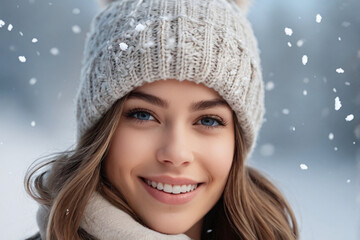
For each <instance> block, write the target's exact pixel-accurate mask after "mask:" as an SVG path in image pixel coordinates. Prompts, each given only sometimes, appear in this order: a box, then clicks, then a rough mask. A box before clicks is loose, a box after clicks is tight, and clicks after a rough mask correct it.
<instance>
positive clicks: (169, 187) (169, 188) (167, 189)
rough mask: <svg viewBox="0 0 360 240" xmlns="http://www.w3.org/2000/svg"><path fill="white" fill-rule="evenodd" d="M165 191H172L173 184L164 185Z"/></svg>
mask: <svg viewBox="0 0 360 240" xmlns="http://www.w3.org/2000/svg"><path fill="white" fill-rule="evenodd" d="M164 192H167V193H171V192H172V186H171V185H170V184H165V185H164Z"/></svg>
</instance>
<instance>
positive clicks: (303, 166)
mask: <svg viewBox="0 0 360 240" xmlns="http://www.w3.org/2000/svg"><path fill="white" fill-rule="evenodd" d="M308 168H309V167H308V166H307V165H306V164H304V163H302V164H300V169H301V170H308Z"/></svg>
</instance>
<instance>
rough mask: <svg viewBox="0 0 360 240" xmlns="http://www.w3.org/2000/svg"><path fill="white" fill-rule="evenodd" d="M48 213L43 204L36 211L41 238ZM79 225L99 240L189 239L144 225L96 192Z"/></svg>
mask: <svg viewBox="0 0 360 240" xmlns="http://www.w3.org/2000/svg"><path fill="white" fill-rule="evenodd" d="M49 213H50V211H49V209H47V208H46V207H44V206H40V207H39V210H38V212H37V223H38V226H39V229H40V234H41V239H45V233H46V224H47V220H48V217H49ZM80 227H81V228H83V229H84V230H85V231H86V232H87V233H89V234H90V235H92V236H94V237H96V238H98V239H100V240H122V239H126V240H135V239H146V240H155V239H156V240H190V238H189V237H187V236H186V235H184V234H179V235H166V234H162V233H159V232H156V231H153V230H151V229H149V228H147V227H144V226H143V225H141V224H140V223H138V222H136V221H135V220H134V219H133V218H131V217H130V216H129V215H128V214H126V213H125V212H123V211H122V210H120V209H118V208H116V207H115V206H113V205H112V204H111V203H109V202H108V201H107V200H106V199H105V198H103V197H102V196H101V195H100V194H99V193H96V192H95V193H94V194H93V195H92V197H91V198H90V200H89V202H88V204H87V205H86V208H85V212H84V215H83V219H82V221H81V224H80Z"/></svg>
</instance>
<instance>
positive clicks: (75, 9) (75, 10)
mask: <svg viewBox="0 0 360 240" xmlns="http://www.w3.org/2000/svg"><path fill="white" fill-rule="evenodd" d="M72 13H73V14H75V15H77V14H79V13H80V9H78V8H74V9H73V10H72Z"/></svg>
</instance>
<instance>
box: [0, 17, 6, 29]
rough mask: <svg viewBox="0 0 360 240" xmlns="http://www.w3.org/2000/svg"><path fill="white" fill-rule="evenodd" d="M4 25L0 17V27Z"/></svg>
mask: <svg viewBox="0 0 360 240" xmlns="http://www.w3.org/2000/svg"><path fill="white" fill-rule="evenodd" d="M4 25H5V22H4V21H3V20H1V19H0V28H2V27H3V26H4Z"/></svg>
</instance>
